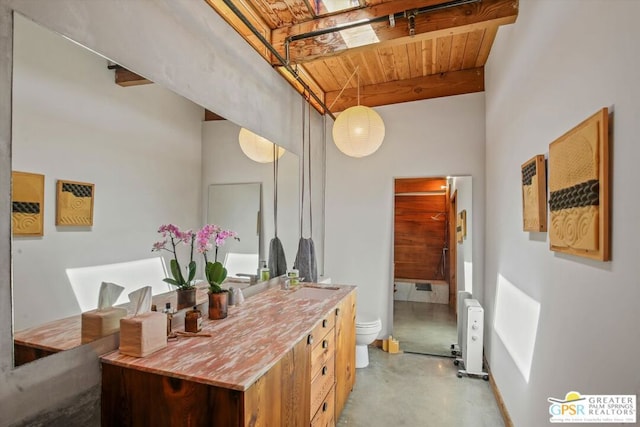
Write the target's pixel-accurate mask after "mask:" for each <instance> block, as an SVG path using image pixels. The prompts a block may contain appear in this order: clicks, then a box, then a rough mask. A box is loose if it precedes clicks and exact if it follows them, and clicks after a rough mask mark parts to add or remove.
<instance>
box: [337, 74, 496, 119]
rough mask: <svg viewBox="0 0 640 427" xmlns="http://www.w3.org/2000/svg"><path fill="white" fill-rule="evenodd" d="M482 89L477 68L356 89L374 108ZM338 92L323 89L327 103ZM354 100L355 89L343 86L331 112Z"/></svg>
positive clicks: (355, 101)
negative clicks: (343, 89)
mask: <svg viewBox="0 0 640 427" xmlns="http://www.w3.org/2000/svg"><path fill="white" fill-rule="evenodd" d="M482 91H484V68H483V67H478V68H472V69H469V70H460V71H452V72H448V73H441V74H434V75H430V76H425V77H418V78H414V79H408V80H398V81H395V82H388V83H380V84H373V85H367V86H364V87H362V88H361V90H360V104H362V105H366V106H369V107H375V106H379V105H388V104H396V103H399V102H408V101H417V100H421V99H430V98H438V97H442V96H452V95H461V94H464V93H473V92H482ZM338 92H339V91H334V92H327V93H326V94H325V102H326V104H327V105H331V104H332V103H333V101H334V100H335V99H336V96H337V95H338ZM356 103H357V93H356V89H345V91H344V92H343V93H342V95H341V96H340V98H338V100H337V101H336V103H335V105H334V106H333V107H332V108H331V111H332V112H338V111H344V110H345V109H347V108H349V107H351V106H353V105H356Z"/></svg>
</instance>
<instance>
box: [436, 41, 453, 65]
mask: <svg viewBox="0 0 640 427" xmlns="http://www.w3.org/2000/svg"><path fill="white" fill-rule="evenodd" d="M452 38H453V36H448V37H440V38H439V39H438V40H436V73H444V72H445V71H449V60H450V59H451V41H452Z"/></svg>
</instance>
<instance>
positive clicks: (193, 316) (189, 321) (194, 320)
mask: <svg viewBox="0 0 640 427" xmlns="http://www.w3.org/2000/svg"><path fill="white" fill-rule="evenodd" d="M184 330H185V332H200V331H201V330H202V313H201V312H200V310H198V307H193V310H189V311H187V313H186V314H185V315H184Z"/></svg>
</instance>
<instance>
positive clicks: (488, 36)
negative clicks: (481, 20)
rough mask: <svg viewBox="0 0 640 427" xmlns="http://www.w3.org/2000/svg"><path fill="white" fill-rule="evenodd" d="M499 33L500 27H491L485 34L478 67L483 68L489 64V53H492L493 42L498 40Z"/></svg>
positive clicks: (477, 59) (477, 61)
mask: <svg viewBox="0 0 640 427" xmlns="http://www.w3.org/2000/svg"><path fill="white" fill-rule="evenodd" d="M497 33H498V27H489V28H487V29H486V30H485V32H484V37H483V38H482V44H481V45H480V51H479V52H478V58H476V66H477V67H481V66H484V64H486V63H487V59H488V58H489V52H490V51H491V46H493V41H494V40H495V38H496V34H497Z"/></svg>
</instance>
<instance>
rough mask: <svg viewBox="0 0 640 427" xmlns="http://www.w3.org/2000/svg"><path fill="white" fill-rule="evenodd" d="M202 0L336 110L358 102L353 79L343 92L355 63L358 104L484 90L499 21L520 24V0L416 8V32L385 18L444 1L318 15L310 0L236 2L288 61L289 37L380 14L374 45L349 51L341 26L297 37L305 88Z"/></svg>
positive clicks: (383, 0) (399, 2) (380, 4)
mask: <svg viewBox="0 0 640 427" xmlns="http://www.w3.org/2000/svg"><path fill="white" fill-rule="evenodd" d="M204 1H206V2H207V3H208V4H209V5H210V6H211V7H212V8H213V9H214V10H216V11H217V12H218V13H219V14H220V15H221V16H222V17H223V18H224V19H225V20H226V21H227V22H228V23H229V24H230V25H232V26H233V27H234V28H235V29H236V31H238V33H240V35H242V36H243V37H244V38H245V39H246V40H247V42H248V43H249V44H251V45H252V46H253V47H254V48H255V49H256V50H257V51H258V52H259V53H260V55H261V56H263V57H264V58H265V59H266V60H267V61H269V62H270V63H271V64H272V65H274V68H275V69H276V71H278V72H279V73H280V74H281V75H282V76H283V77H284V78H285V79H286V80H287V81H288V82H289V83H290V84H291V85H292V86H293V87H294V88H295V89H296V90H297V91H298V92H299V93H301V94H303V96H305V95H304V92H305V89H304V86H305V85H306V86H308V87H310V88H311V90H312V91H313V93H315V94H316V95H317V96H318V97H319V98H320V99H321V100H322V101H323V102H324V104H325V105H327V106H331V105H332V104H333V103H334V101H335V105H334V106H333V107H332V108H331V110H332V112H339V111H343V110H345V109H346V108H348V107H350V106H353V105H356V103H357V89H356V79H352V81H351V82H350V83H349V84H348V85H347V87H346V89H345V91H344V92H343V93H342V95H340V97H338V94H339V93H340V90H339V89H342V87H343V86H344V85H345V83H346V80H347V78H348V76H349V75H351V73H352V72H353V70H355V68H356V67H358V68H359V70H360V72H359V76H360V77H361V79H360V84H361V91H360V103H361V104H362V105H367V106H370V107H373V106H380V105H387V104H393V103H400V102H407V101H416V100H422V99H429V98H436V97H443V96H451V95H459V94H464V93H472V92H479V91H483V90H484V64H485V62H486V59H487V57H488V55H489V51H490V49H491V46H492V44H493V39H494V38H495V35H496V33H497V29H498V27H499V26H501V25H506V24H511V23H513V22H515V20H516V18H517V15H518V1H519V0H481V1H480V2H478V3H470V4H465V5H458V6H454V7H450V8H446V9H441V10H433V11H430V12H424V13H419V14H417V15H416V17H415V26H414V28H415V35H414V36H410V35H409V29H408V20H407V19H406V18H396V22H395V26H393V27H392V26H391V25H390V24H389V21H388V19H384V20H383V19H382V18H387V17H388V16H389V15H393V14H400V13H402V12H405V11H415V10H418V9H423V8H428V7H430V6H436V5H440V4H443V3H445V2H446V0H365V1H360V4H366V6H365V7H357V8H354V9H350V10H346V11H343V12H337V13H334V14H330V15H323V16H320V17H316V18H313V16H314V14H315V12H314V11H313V9H312V6H311V4H310V0H233V3H234V5H235V7H237V8H238V9H239V10H240V11H241V13H242V14H243V15H244V16H245V17H247V18H248V20H249V21H250V22H251V24H252V25H253V26H254V27H256V28H257V30H258V31H259V32H260V33H261V34H262V35H263V36H264V38H265V40H266V41H267V42H268V43H270V44H271V45H272V46H273V47H274V48H275V49H276V50H277V51H278V53H279V54H280V55H281V56H282V57H283V58H286V57H287V52H286V51H285V40H286V39H287V38H288V37H290V36H294V35H301V34H306V33H310V32H314V31H318V30H324V29H332V28H336V27H337V26H339V25H342V24H350V23H353V22H356V21H359V20H363V19H373V18H380V22H375V23H372V24H370V25H371V29H372V30H373V31H374V32H375V34H376V36H377V38H378V40H379V41H378V42H376V43H373V44H369V45H365V46H360V47H352V48H349V47H348V46H347V44H346V43H345V39H344V38H343V36H342V34H341V33H340V32H339V31H336V32H331V33H328V34H325V35H322V36H315V37H309V38H304V39H302V40H298V41H292V42H291V43H290V46H289V52H288V53H289V55H288V57H289V61H290V64H293V67H294V68H295V69H296V70H297V73H298V76H299V78H300V79H301V80H303V81H304V83H305V85H303V84H301V83H300V82H299V81H298V80H297V79H296V77H295V76H292V75H291V74H290V73H289V72H288V71H286V70H285V68H284V67H282V64H280V63H279V62H278V61H277V60H275V57H274V56H273V55H272V54H271V53H270V52H269V51H268V49H266V47H264V46H263V45H262V43H261V42H260V41H259V40H258V38H257V37H256V36H255V35H254V34H253V33H252V32H251V31H250V30H249V29H248V28H247V27H246V26H245V24H244V23H242V21H241V20H240V19H239V18H238V17H237V16H235V14H234V13H233V12H231V10H230V9H229V8H228V7H227V6H226V5H225V4H224V1H223V0H204ZM355 30H356V31H363V30H368V28H367V27H364V26H363V27H359V28H356V29H355ZM338 88H339V89H338ZM305 98H308V95H307V96H305ZM311 103H312V105H313V106H314V107H315V108H316V109H317V110H318V111H319V112H321V113H322V112H323V110H322V107H321V106H320V104H319V103H318V102H316V101H314V100H313V99H312V101H311Z"/></svg>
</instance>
